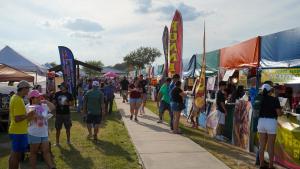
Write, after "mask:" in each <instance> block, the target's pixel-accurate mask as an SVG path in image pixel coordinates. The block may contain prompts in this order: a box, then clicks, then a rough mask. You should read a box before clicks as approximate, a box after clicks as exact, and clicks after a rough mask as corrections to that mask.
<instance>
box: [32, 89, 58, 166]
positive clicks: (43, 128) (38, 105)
mask: <svg viewBox="0 0 300 169" xmlns="http://www.w3.org/2000/svg"><path fill="white" fill-rule="evenodd" d="M31 109H34V112H35V114H34V118H33V119H32V120H31V121H30V122H29V127H28V142H29V144H30V158H29V159H30V165H31V168H36V159H37V153H38V151H39V150H40V149H41V150H42V152H43V157H44V161H45V162H46V164H47V165H48V167H49V168H51V169H54V168H55V167H54V164H53V162H52V158H51V154H50V147H49V140H48V117H49V113H50V112H54V110H55V105H54V104H52V103H51V102H49V101H47V100H44V99H43V97H42V94H40V92H39V91H38V90H32V91H31V92H30V93H29V104H27V105H26V110H27V112H29V111H31Z"/></svg>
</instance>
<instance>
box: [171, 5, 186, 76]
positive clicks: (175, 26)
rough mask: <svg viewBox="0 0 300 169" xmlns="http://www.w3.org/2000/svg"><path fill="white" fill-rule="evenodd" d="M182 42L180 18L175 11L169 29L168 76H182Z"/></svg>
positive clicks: (178, 13)
mask: <svg viewBox="0 0 300 169" xmlns="http://www.w3.org/2000/svg"><path fill="white" fill-rule="evenodd" d="M182 41H183V27H182V17H181V14H180V12H179V11H178V10H176V12H175V15H174V17H173V21H172V24H171V29H170V47H169V51H170V52H169V53H170V56H169V75H170V76H173V75H174V74H179V75H181V74H182Z"/></svg>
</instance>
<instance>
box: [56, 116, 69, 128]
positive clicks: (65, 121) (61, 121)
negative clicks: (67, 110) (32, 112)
mask: <svg viewBox="0 0 300 169" xmlns="http://www.w3.org/2000/svg"><path fill="white" fill-rule="evenodd" d="M62 125H64V126H65V129H70V128H71V127H72V121H71V115H70V114H57V115H56V119H55V128H56V129H58V130H60V129H62Z"/></svg>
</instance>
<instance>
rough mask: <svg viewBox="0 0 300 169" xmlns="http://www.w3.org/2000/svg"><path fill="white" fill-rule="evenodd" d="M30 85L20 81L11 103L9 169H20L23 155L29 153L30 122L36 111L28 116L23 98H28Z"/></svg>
mask: <svg viewBox="0 0 300 169" xmlns="http://www.w3.org/2000/svg"><path fill="white" fill-rule="evenodd" d="M30 88H31V86H30V84H29V83H28V82H27V81H24V80H22V81H20V82H19V84H18V86H17V93H16V94H14V95H13V96H12V97H11V99H10V103H9V117H10V126H9V130H8V133H9V136H10V139H11V141H12V142H11V145H12V151H11V154H10V157H9V168H10V169H18V168H19V162H20V159H21V155H22V154H21V153H23V152H26V151H27V146H28V135H27V133H28V131H27V128H28V127H27V126H28V120H31V119H32V118H33V116H34V111H31V112H28V113H27V114H26V108H25V104H24V101H23V98H24V97H25V96H27V94H28V92H29V89H30Z"/></svg>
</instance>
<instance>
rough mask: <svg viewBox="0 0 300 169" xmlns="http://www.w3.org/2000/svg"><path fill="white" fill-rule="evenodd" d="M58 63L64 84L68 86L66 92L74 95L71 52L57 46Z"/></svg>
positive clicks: (74, 69)
mask: <svg viewBox="0 0 300 169" xmlns="http://www.w3.org/2000/svg"><path fill="white" fill-rule="evenodd" d="M58 50H59V55H60V61H61V66H62V71H63V78H64V82H65V83H66V84H67V86H68V91H69V92H70V93H71V94H72V95H73V96H75V95H76V65H75V62H74V56H73V53H72V51H71V50H70V49H69V48H67V47H64V46H58Z"/></svg>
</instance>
